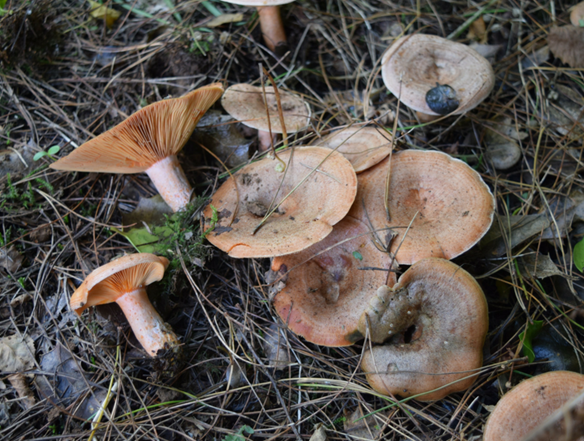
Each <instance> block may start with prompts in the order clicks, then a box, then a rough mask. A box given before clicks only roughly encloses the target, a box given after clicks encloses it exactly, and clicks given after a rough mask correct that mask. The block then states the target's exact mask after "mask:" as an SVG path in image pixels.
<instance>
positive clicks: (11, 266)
mask: <svg viewBox="0 0 584 441" xmlns="http://www.w3.org/2000/svg"><path fill="white" fill-rule="evenodd" d="M23 259H24V258H23V256H22V254H20V253H19V252H18V250H17V249H16V247H15V246H14V245H10V248H6V247H1V248H0V267H3V268H6V269H7V270H8V272H9V273H14V272H16V271H18V270H19V269H20V266H21V265H22V261H23Z"/></svg>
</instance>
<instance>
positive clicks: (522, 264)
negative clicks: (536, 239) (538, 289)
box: [518, 253, 563, 279]
mask: <svg viewBox="0 0 584 441" xmlns="http://www.w3.org/2000/svg"><path fill="white" fill-rule="evenodd" d="M518 263H519V270H520V271H521V273H522V274H529V275H530V276H531V277H535V278H537V279H545V278H546V277H551V276H561V275H563V273H562V272H561V271H560V270H559V269H558V267H557V266H556V264H555V263H554V262H553V261H552V259H551V258H550V256H549V255H547V254H542V253H530V254H526V255H524V256H521V257H520V258H519V262H518Z"/></svg>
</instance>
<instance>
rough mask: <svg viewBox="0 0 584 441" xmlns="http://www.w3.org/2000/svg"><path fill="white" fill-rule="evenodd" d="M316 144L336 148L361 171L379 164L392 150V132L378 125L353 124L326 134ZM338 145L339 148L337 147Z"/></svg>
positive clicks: (356, 170)
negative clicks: (361, 125) (363, 125)
mask: <svg viewBox="0 0 584 441" xmlns="http://www.w3.org/2000/svg"><path fill="white" fill-rule="evenodd" d="M314 145H318V146H321V147H327V148H329V149H336V151H337V152H339V153H341V154H342V155H343V156H344V157H346V158H347V159H348V160H349V161H350V162H351V164H353V167H354V168H355V172H357V173H359V172H362V171H364V170H367V169H368V168H370V167H373V166H374V165H375V164H378V163H379V162H380V161H382V160H383V158H385V157H386V156H388V155H389V153H390V152H391V134H390V133H389V132H387V131H385V130H383V129H380V128H377V127H371V126H368V127H359V126H351V127H346V128H343V129H339V130H335V131H334V132H332V133H330V134H328V135H326V136H324V137H323V138H322V139H320V140H317V141H315V142H314ZM337 147H338V148H337Z"/></svg>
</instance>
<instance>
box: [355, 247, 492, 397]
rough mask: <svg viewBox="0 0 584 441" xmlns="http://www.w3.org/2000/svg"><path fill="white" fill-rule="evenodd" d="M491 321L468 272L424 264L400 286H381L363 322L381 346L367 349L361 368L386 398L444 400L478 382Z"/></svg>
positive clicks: (362, 326) (444, 263) (440, 262)
mask: <svg viewBox="0 0 584 441" xmlns="http://www.w3.org/2000/svg"><path fill="white" fill-rule="evenodd" d="M488 323H489V317H488V311H487V301H486V299H485V296H484V294H483V291H482V289H481V287H480V286H479V284H478V283H477V282H476V280H475V279H474V278H473V277H472V276H471V275H470V274H469V273H467V272H466V271H465V270H463V269H462V268H460V267H459V266H458V265H455V264H454V263H452V262H449V261H447V260H444V259H437V258H430V259H423V260H421V261H419V262H417V263H415V264H414V265H412V267H411V268H410V269H408V270H407V271H406V272H405V273H404V274H402V276H401V277H400V278H399V281H398V283H397V284H396V285H395V286H394V287H393V288H389V287H387V286H382V287H381V288H379V290H378V291H377V295H376V296H375V297H374V298H373V300H372V301H371V302H370V303H369V308H368V309H367V311H366V312H365V313H364V314H363V316H362V317H361V319H360V321H359V331H360V332H361V333H362V334H363V335H369V336H370V338H371V341H372V342H373V343H379V344H381V346H373V348H372V349H371V350H369V351H367V352H365V354H364V355H363V360H362V362H361V368H362V369H363V371H365V373H366V376H367V381H368V382H369V384H370V385H371V387H372V388H373V389H375V390H376V391H378V392H380V393H382V394H394V395H400V396H402V397H405V398H407V397H411V396H413V395H418V394H421V395H420V396H416V399H418V400H421V401H434V400H439V399H441V398H443V397H445V396H446V395H448V394H450V393H453V392H458V391H462V390H465V389H467V388H469V387H470V386H471V385H472V384H473V382H474V381H475V380H476V378H477V375H478V371H477V370H478V369H479V368H480V367H481V366H482V363H483V344H484V342H485V338H486V335H487V330H488ZM436 389H438V390H436ZM426 392H427V393H426Z"/></svg>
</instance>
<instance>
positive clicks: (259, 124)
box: [221, 83, 310, 151]
mask: <svg viewBox="0 0 584 441" xmlns="http://www.w3.org/2000/svg"><path fill="white" fill-rule="evenodd" d="M278 92H279V94H280V104H281V105H282V114H283V117H284V125H285V128H286V133H288V134H291V133H296V132H299V131H300V130H303V129H305V128H306V127H307V126H308V124H309V122H310V107H309V105H308V103H307V102H306V101H304V100H303V99H302V98H301V97H300V96H298V95H294V94H292V93H290V92H285V91H283V90H278ZM221 105H222V106H223V108H224V109H225V111H226V112H227V113H229V114H230V115H231V116H232V117H234V118H235V119H236V120H238V121H240V122H241V123H242V124H245V125H246V126H248V127H251V128H254V129H257V130H258V138H259V141H260V150H261V151H265V150H267V149H268V148H269V147H270V145H271V143H272V139H271V135H270V131H271V133H272V134H276V133H284V129H283V126H282V123H281V121H280V114H279V112H278V105H277V102H276V94H275V93H274V88H273V87H272V86H266V87H265V99H264V91H263V90H262V88H261V87H256V86H252V85H251V84H245V83H242V84H234V85H233V86H231V87H228V88H227V90H226V91H225V94H224V95H223V98H221ZM267 113H269V115H270V117H269V122H268V116H267Z"/></svg>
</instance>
